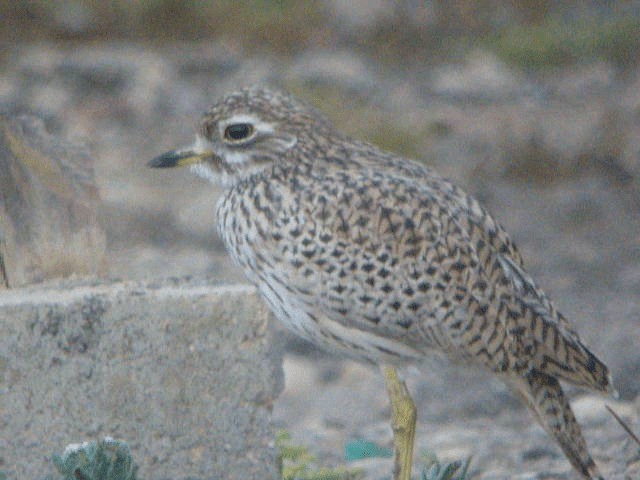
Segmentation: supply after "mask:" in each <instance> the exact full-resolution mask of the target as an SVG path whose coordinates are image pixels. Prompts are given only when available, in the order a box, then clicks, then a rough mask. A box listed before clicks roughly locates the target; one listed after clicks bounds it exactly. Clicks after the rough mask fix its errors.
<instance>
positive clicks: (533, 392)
mask: <svg viewBox="0 0 640 480" xmlns="http://www.w3.org/2000/svg"><path fill="white" fill-rule="evenodd" d="M509 384H510V386H511V387H512V388H513V389H514V391H515V392H516V394H518V395H519V396H520V397H521V398H522V399H523V400H524V401H525V403H526V404H527V406H528V407H529V408H530V410H531V411H532V413H533V415H534V416H535V418H536V420H538V422H539V423H540V425H542V427H543V428H544V429H545V430H546V431H547V433H548V434H549V435H551V436H552V437H553V438H554V439H555V440H556V442H558V444H559V445H560V448H562V451H563V452H564V454H565V455H566V456H567V458H568V459H569V461H570V462H571V465H573V467H574V468H575V469H576V470H577V471H578V472H579V473H580V474H581V475H582V476H583V477H584V478H585V480H603V477H602V475H601V474H600V471H599V470H598V467H597V466H596V464H595V462H594V461H593V458H591V455H590V454H589V450H588V449H587V444H586V442H585V441H584V437H583V436H582V431H581V429H580V425H579V424H578V422H577V421H576V418H575V416H574V415H573V411H572V410H571V406H570V405H569V401H568V400H567V398H566V397H565V395H564V392H563V391H562V387H561V386H560V383H559V382H558V380H557V379H556V378H555V377H552V376H549V375H546V374H544V373H542V372H540V371H537V370H532V371H530V372H529V373H528V374H527V375H526V376H525V377H521V378H519V379H518V381H517V382H516V383H513V382H509Z"/></svg>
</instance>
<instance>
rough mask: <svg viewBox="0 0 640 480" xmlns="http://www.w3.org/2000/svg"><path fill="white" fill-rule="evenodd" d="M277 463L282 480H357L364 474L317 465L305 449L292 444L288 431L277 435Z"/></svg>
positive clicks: (354, 470)
mask: <svg viewBox="0 0 640 480" xmlns="http://www.w3.org/2000/svg"><path fill="white" fill-rule="evenodd" d="M276 449H277V452H278V453H277V462H278V470H279V472H280V478H282V480H357V479H360V478H363V477H362V473H361V472H360V471H359V470H357V469H353V468H345V467H336V468H326V467H318V466H316V465H315V460H316V459H315V457H314V456H313V455H311V454H310V453H309V452H308V450H307V449H306V448H305V447H300V446H296V445H292V444H291V435H289V433H288V432H286V431H283V430H281V431H279V432H277V434H276Z"/></svg>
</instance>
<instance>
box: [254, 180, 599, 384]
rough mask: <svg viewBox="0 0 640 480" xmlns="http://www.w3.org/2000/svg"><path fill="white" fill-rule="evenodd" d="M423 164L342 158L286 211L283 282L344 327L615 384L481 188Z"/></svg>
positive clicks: (503, 365)
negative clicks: (466, 188) (464, 185)
mask: <svg viewBox="0 0 640 480" xmlns="http://www.w3.org/2000/svg"><path fill="white" fill-rule="evenodd" d="M420 173H421V171H420V170H416V171H415V172H396V173H395V174H394V172H393V171H391V173H390V171H389V169H388V168H383V169H376V168H364V169H342V168H340V169H335V170H334V171H328V172H326V173H325V174H324V175H323V176H321V177H318V178H316V179H315V182H314V184H313V185H312V186H310V187H308V190H307V192H308V193H307V195H306V198H305V201H304V202H300V204H296V205H295V206H294V207H292V209H291V211H287V210H286V209H283V211H282V212H280V214H281V217H282V218H286V221H287V222H288V223H289V227H288V228H290V230H291V231H294V232H295V233H296V234H297V235H294V237H293V238H292V237H287V238H281V239H279V242H278V245H275V244H274V245H272V246H271V248H272V249H274V250H273V253H274V254H276V255H283V251H284V250H286V255H284V256H285V257H287V258H288V260H287V259H285V261H286V262H289V264H291V265H292V266H293V267H294V268H289V269H286V271H284V270H283V271H280V272H279V273H278V274H279V275H284V276H286V277H287V278H286V279H284V280H283V282H282V283H283V284H287V285H290V286H291V288H293V289H294V290H295V291H296V292H294V296H296V298H302V299H303V301H304V302H305V303H306V304H307V305H312V306H313V308H314V309H315V311H316V313H317V315H318V317H319V318H323V319H327V321H329V322H334V324H335V325H336V328H342V329H351V330H357V331H358V332H365V334H366V336H368V337H371V336H374V337H380V338H384V339H386V340H392V342H396V344H397V345H398V350H404V349H406V348H411V349H412V351H423V352H425V353H428V350H436V351H442V352H445V353H446V354H448V355H449V356H450V357H453V358H455V357H463V358H468V359H473V360H475V361H479V362H480V363H483V364H484V365H486V366H487V367H489V368H491V369H492V370H495V371H505V370H508V369H514V370H518V369H520V370H522V371H525V370H527V369H529V368H532V367H535V368H538V369H539V370H540V371H542V372H544V373H547V374H549V375H554V376H558V377H560V378H563V379H566V380H568V381H570V382H573V383H576V384H578V385H583V386H587V387H591V388H596V389H599V390H606V389H607V388H609V380H608V370H607V368H606V366H605V365H604V364H603V363H602V362H600V361H599V360H598V359H597V358H596V357H595V356H594V355H593V354H591V352H589V350H588V349H587V348H586V347H585V346H584V345H583V344H582V342H581V341H580V339H579V337H578V336H577V334H576V333H575V331H574V330H573V328H572V327H571V325H570V324H569V323H568V322H567V321H566V320H565V319H564V317H562V316H561V315H560V314H559V313H558V312H557V311H556V310H555V308H553V305H552V304H551V302H550V301H549V300H548V299H547V297H546V296H545V295H544V293H543V292H542V291H541V290H540V289H539V288H538V287H537V286H536V285H535V283H534V282H533V280H532V279H531V277H529V275H528V274H527V273H526V272H525V271H524V270H523V269H522V267H521V264H522V263H521V258H520V255H519V253H518V252H517V249H516V248H515V245H514V244H513V243H512V242H511V240H510V239H509V237H508V235H507V234H506V232H505V231H504V230H503V229H502V228H501V227H500V226H499V225H498V224H497V222H495V221H494V220H493V218H492V217H491V216H490V215H489V214H488V213H486V211H484V210H483V209H482V208H481V207H480V206H479V204H478V202H477V201H475V200H474V199H473V198H472V197H470V196H468V195H466V194H464V192H462V191H461V190H460V189H458V188H456V187H453V186H452V185H451V184H450V183H448V182H446V181H443V180H442V179H439V178H437V177H435V176H428V177H425V176H424V175H421V174H420ZM410 174H413V176H412V175H410ZM296 188H298V189H299V188H300V186H299V185H298V186H297V187H296ZM293 224H295V226H293ZM282 242H285V243H286V242H288V244H287V245H286V246H284V247H283V243H282ZM264 247H265V248H268V247H267V246H266V245H265V246H264ZM283 248H284V250H283ZM276 250H277V251H276ZM363 341H366V339H363ZM390 346H393V343H391V344H390V343H389V342H388V341H385V342H384V347H383V348H384V349H385V350H390V348H389V347H390ZM401 347H402V348H401Z"/></svg>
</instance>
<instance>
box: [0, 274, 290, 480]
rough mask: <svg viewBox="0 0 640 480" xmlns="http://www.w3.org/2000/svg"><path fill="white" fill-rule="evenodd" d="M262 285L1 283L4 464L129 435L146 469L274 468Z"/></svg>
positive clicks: (272, 388)
mask: <svg viewBox="0 0 640 480" xmlns="http://www.w3.org/2000/svg"><path fill="white" fill-rule="evenodd" d="M268 319H269V315H268V312H267V309H266V307H265V306H264V305H263V304H262V302H260V301H259V299H258V297H257V295H256V293H255V291H254V289H253V288H251V287H248V286H222V287H212V286H209V285H203V284H194V283H189V284H187V283H185V282H175V281H174V282H165V283H163V284H160V285H149V284H142V283H133V282H129V283H113V284H103V283H97V284H94V285H87V284H82V285H75V284H70V282H68V281H66V282H63V283H54V284H47V285H45V286H41V287H40V288H34V287H30V288H27V289H12V290H7V291H4V292H2V293H1V294H0V397H1V398H2V402H0V431H1V432H2V435H0V470H4V471H5V473H6V474H7V475H8V477H9V478H42V476H43V475H45V474H47V473H52V472H53V464H52V463H51V462H50V461H49V460H48V459H50V458H51V455H52V454H53V453H58V454H60V453H62V451H63V450H64V448H65V446H66V445H68V444H70V443H79V442H84V441H88V440H97V439H102V438H104V437H106V436H109V437H113V438H115V439H120V440H124V441H126V442H127V443H128V444H129V446H130V447H131V450H132V454H133V457H134V460H135V461H136V463H138V465H139V466H140V475H141V476H142V477H144V478H155V479H163V478H187V477H188V478H192V479H211V478H225V479H243V480H245V479H269V478H271V479H275V478H276V477H277V473H276V463H275V452H274V435H273V430H272V426H271V406H272V403H273V401H274V399H275V398H276V397H277V396H278V394H279V393H280V391H281V390H282V388H283V374H282V358H281V353H280V352H281V349H279V348H277V347H274V343H273V341H272V340H273V338H272V334H271V331H270V330H269V329H268V328H267V325H268Z"/></svg>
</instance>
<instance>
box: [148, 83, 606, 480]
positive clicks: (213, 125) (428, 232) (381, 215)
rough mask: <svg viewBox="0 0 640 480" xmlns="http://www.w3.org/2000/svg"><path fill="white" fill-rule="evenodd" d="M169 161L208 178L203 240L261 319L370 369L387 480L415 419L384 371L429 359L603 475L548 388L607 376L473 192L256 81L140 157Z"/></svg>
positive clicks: (400, 382) (405, 395) (595, 384)
mask: <svg viewBox="0 0 640 480" xmlns="http://www.w3.org/2000/svg"><path fill="white" fill-rule="evenodd" d="M184 165H190V168H191V170H192V171H193V172H194V173H195V174H196V175H198V176H200V177H203V178H205V179H207V180H209V181H211V182H212V183H214V184H217V185H218V186H221V187H222V189H223V193H222V194H221V196H220V198H219V200H218V202H217V206H216V209H215V214H216V221H217V230H218V233H219V235H220V237H221V238H222V240H223V242H224V244H225V247H226V250H227V251H228V253H229V254H230V256H231V257H232V259H233V260H234V262H235V263H236V264H237V265H238V266H239V267H240V268H241V269H242V270H243V272H244V274H245V275H246V277H247V279H248V281H249V282H250V283H252V284H254V285H255V286H256V287H257V290H258V291H259V292H260V295H261V297H262V298H263V299H264V301H266V303H267V304H268V306H269V307H270V309H271V311H272V312H273V314H274V316H275V317H276V318H277V319H278V320H279V321H280V322H281V323H282V324H284V326H286V327H287V328H288V329H290V330H292V331H293V332H294V333H296V334H297V335H299V336H301V337H303V338H305V339H307V340H309V341H311V342H312V343H314V344H316V345H319V346H322V347H324V348H325V349H327V350H328V351H330V352H332V353H333V354H344V355H347V356H350V357H353V358H356V359H359V360H361V361H364V362H367V363H372V364H375V365H377V366H378V367H379V368H380V371H381V373H382V375H383V377H384V383H385V387H386V390H387V393H388V396H389V398H390V403H391V427H392V432H393V445H394V460H393V478H394V479H395V480H410V478H411V468H412V457H413V444H414V438H415V428H416V419H417V414H416V407H415V404H414V402H413V400H412V398H411V395H410V393H409V390H408V388H407V386H406V383H405V381H404V379H403V378H402V376H401V375H400V374H399V372H401V370H400V369H402V368H403V367H404V366H407V365H415V366H418V367H419V366H420V365H424V364H425V362H426V361H427V360H428V359H429V358H431V357H434V356H435V357H442V358H445V359H446V360H448V361H450V362H452V363H454V364H458V365H459V366H460V367H464V366H468V367H478V366H479V367H481V368H484V369H485V370H488V371H489V372H491V373H493V374H494V375H495V377H497V378H499V379H500V380H502V381H503V382H504V383H505V384H506V385H507V386H508V387H509V389H510V390H511V391H512V392H513V393H515V395H516V396H517V397H519V398H520V399H521V400H522V401H523V403H524V404H525V405H526V406H527V407H528V409H529V410H530V411H531V413H532V414H533V417H534V418H535V420H537V421H538V423H539V424H540V425H541V426H542V427H543V428H544V429H545V430H546V432H547V433H548V434H549V435H550V436H551V437H552V438H553V439H555V441H556V442H557V444H558V445H559V447H560V448H561V450H562V451H563V452H564V454H565V455H566V457H567V459H568V460H569V462H570V463H571V465H572V466H573V467H574V468H575V470H576V471H577V472H578V474H579V475H580V476H581V477H582V478H583V479H589V480H595V479H603V477H602V475H601V473H600V471H599V469H598V467H597V466H596V464H595V462H594V460H593V458H592V456H591V454H590V453H589V450H588V448H587V444H586V442H585V439H584V437H583V435H582V432H581V429H580V426H579V424H578V422H577V421H576V418H575V416H574V414H573V412H572V409H571V406H570V403H569V401H568V399H567V397H566V396H565V394H564V392H563V389H562V386H561V383H560V382H561V381H562V382H567V383H569V384H573V385H577V386H579V387H583V388H585V389H590V390H594V391H597V392H608V393H609V394H611V395H613V396H615V395H616V391H615V389H614V387H613V383H612V379H611V374H610V372H609V369H608V367H607V366H606V365H605V364H604V363H603V362H602V361H601V360H600V359H599V358H598V357H596V356H595V355H594V354H593V353H592V352H591V351H590V350H589V348H588V347H587V346H586V345H585V343H584V342H583V341H582V340H581V339H580V337H579V335H578V333H577V331H576V329H575V327H574V325H573V324H572V323H571V322H570V321H569V320H568V319H566V318H565V317H564V316H563V315H562V314H561V313H560V312H559V311H558V310H557V309H556V307H555V306H554V304H553V303H552V302H551V300H550V299H549V297H548V296H547V295H546V294H545V293H544V292H543V291H542V289H541V288H540V287H539V286H538V285H537V284H536V283H535V281H534V279H533V278H532V277H531V276H530V275H529V274H528V273H527V271H526V270H525V267H524V263H523V260H522V256H521V254H520V252H519V251H518V249H517V247H516V245H515V243H514V242H513V241H512V239H511V237H510V236H509V235H508V234H507V232H506V231H505V229H504V228H503V227H502V226H501V225H500V224H499V223H498V222H497V221H496V220H495V219H494V218H493V216H492V215H491V214H490V213H489V212H488V211H487V209H486V208H485V207H484V206H482V205H481V204H480V202H479V201H478V200H476V199H475V198H474V197H473V196H471V195H469V194H467V193H466V192H465V191H464V190H463V189H462V188H460V187H459V186H457V185H455V184H454V183H453V182H451V181H450V180H447V179H445V178H444V177H442V176H440V175H439V174H438V173H436V172H435V171H434V170H433V169H432V168H430V167H428V166H426V165H424V164H422V163H418V162H417V161H414V160H409V159H406V158H403V157H402V156H399V155H397V154H394V153H390V152H386V151H383V150H382V149H379V148H378V147H376V146H374V145H372V144H370V143H366V142H363V141H360V140H357V139H353V138H351V137H350V136H348V135H346V134H345V133H343V132H342V131H341V130H339V129H338V128H336V127H334V126H333V125H332V123H331V122H330V121H329V120H328V119H327V118H326V117H325V116H324V115H322V114H321V113H319V111H318V110H316V109H315V108H314V107H313V106H311V105H308V104H306V103H305V102H302V101H300V100H298V99H296V98H294V97H293V96H292V95H290V94H289V93H287V92H286V91H284V90H281V89H277V88H270V87H264V86H251V87H246V88H243V89H239V90H237V91H235V92H232V93H229V94H228V95H226V96H224V97H223V98H221V99H220V100H218V101H217V102H216V103H215V104H214V105H213V106H212V107H211V108H210V109H209V110H208V111H207V112H206V113H205V114H204V115H203V117H202V119H201V121H200V123H199V128H198V131H197V133H196V136H195V142H194V143H193V144H191V145H189V146H186V147H183V148H178V149H175V150H171V151H169V152H166V153H164V154H161V155H159V156H157V157H155V158H153V160H151V161H150V162H148V166H150V167H154V168H169V167H178V166H184Z"/></svg>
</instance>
